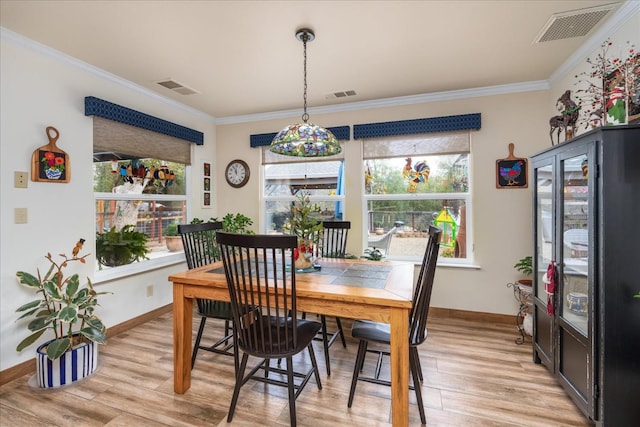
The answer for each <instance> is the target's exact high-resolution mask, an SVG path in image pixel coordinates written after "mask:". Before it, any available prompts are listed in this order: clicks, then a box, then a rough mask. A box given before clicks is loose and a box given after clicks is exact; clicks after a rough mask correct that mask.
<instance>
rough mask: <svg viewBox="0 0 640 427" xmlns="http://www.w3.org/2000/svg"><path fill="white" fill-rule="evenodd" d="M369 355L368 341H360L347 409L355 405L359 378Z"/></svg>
mask: <svg viewBox="0 0 640 427" xmlns="http://www.w3.org/2000/svg"><path fill="white" fill-rule="evenodd" d="M366 354H367V341H365V340H360V344H358V355H357V356H356V364H355V366H354V367H353V377H352V378H351V389H350V390H349V401H348V402H347V407H348V408H351V405H352V404H353V396H354V395H355V392H356V385H357V384H358V376H359V375H360V371H361V370H362V367H363V366H364V358H365V356H366Z"/></svg>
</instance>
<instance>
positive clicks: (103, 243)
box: [96, 224, 149, 268]
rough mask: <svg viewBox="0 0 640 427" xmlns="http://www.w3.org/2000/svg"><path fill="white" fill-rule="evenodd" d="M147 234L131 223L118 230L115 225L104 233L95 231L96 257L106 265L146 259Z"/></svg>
mask: <svg viewBox="0 0 640 427" xmlns="http://www.w3.org/2000/svg"><path fill="white" fill-rule="evenodd" d="M147 240H148V236H147V235H146V234H145V233H141V232H139V231H137V230H136V228H135V227H134V226H133V225H131V224H128V225H125V226H124V227H122V229H121V230H120V231H116V228H115V226H114V227H111V229H109V231H107V232H105V233H96V258H97V259H98V262H99V263H100V268H102V266H103V265H106V266H108V267H117V266H119V265H126V264H130V263H132V262H134V261H140V260H141V259H148V258H147V254H148V253H149V248H148V247H147Z"/></svg>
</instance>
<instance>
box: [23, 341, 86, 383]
mask: <svg viewBox="0 0 640 427" xmlns="http://www.w3.org/2000/svg"><path fill="white" fill-rule="evenodd" d="M50 342H51V341H48V342H46V343H44V344H42V345H41V346H40V347H38V348H37V350H36V380H37V383H38V386H39V387H41V388H53V387H60V386H63V385H68V384H71V383H73V382H75V381H78V380H81V379H83V378H86V377H88V376H90V375H92V374H93V373H94V372H95V371H96V369H97V368H98V344H96V343H94V342H92V341H89V342H84V343H81V344H79V345H77V346H75V347H74V348H73V349H72V350H69V351H67V352H66V353H64V354H63V355H62V356H60V357H59V358H58V359H56V360H51V359H49V358H48V357H47V352H46V350H45V349H46V347H47V345H49V343H50Z"/></svg>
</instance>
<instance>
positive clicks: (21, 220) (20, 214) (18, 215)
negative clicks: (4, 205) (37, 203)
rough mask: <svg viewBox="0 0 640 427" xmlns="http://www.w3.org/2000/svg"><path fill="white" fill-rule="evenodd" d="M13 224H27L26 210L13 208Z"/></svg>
mask: <svg viewBox="0 0 640 427" xmlns="http://www.w3.org/2000/svg"><path fill="white" fill-rule="evenodd" d="M13 217H14V223H16V224H26V223H27V208H15V209H14V210H13Z"/></svg>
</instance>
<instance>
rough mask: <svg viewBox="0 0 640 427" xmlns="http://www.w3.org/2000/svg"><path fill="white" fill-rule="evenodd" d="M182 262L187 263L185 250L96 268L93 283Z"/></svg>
mask: <svg viewBox="0 0 640 427" xmlns="http://www.w3.org/2000/svg"><path fill="white" fill-rule="evenodd" d="M180 263H186V260H185V258H184V253H183V252H175V253H171V254H167V255H164V254H163V255H162V256H159V257H156V258H151V259H148V260H144V261H141V262H134V263H132V264H128V265H123V266H121V267H103V268H102V270H96V272H95V273H94V276H93V284H94V285H95V284H100V283H105V282H109V281H112V280H116V279H121V278H123V277H127V276H134V275H136V274H142V273H145V272H147V271H151V270H157V269H159V268H163V267H168V266H170V265H175V264H180Z"/></svg>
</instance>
